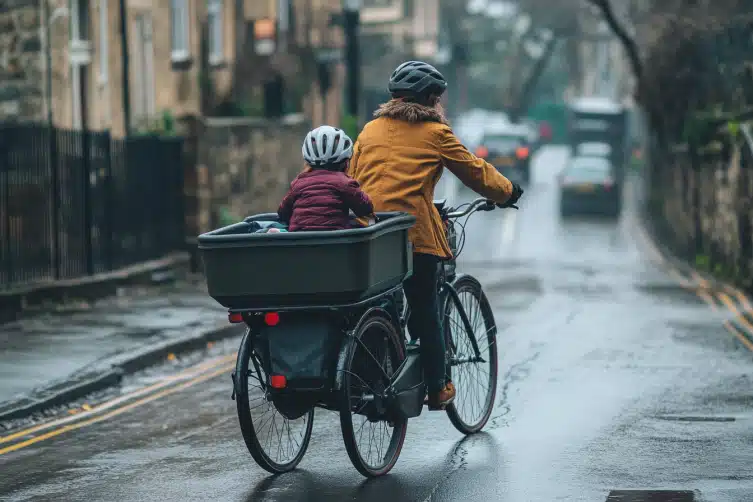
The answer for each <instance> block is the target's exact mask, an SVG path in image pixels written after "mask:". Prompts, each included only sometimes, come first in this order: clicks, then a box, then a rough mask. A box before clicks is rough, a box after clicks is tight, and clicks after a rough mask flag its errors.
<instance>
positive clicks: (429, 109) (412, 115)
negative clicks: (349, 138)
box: [374, 99, 449, 125]
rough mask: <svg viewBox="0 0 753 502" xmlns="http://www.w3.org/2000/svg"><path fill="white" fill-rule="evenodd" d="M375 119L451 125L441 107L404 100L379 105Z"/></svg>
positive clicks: (392, 100) (393, 100)
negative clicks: (384, 118)
mask: <svg viewBox="0 0 753 502" xmlns="http://www.w3.org/2000/svg"><path fill="white" fill-rule="evenodd" d="M374 117H375V118H379V117H386V118H390V119H396V120H403V121H405V122H411V123H418V122H439V123H440V124H447V125H449V122H448V121H447V118H445V116H444V110H443V109H442V107H441V106H440V105H437V106H425V105H420V104H418V103H413V102H410V101H403V100H402V99H391V100H389V101H387V102H386V103H384V104H381V105H379V108H377V110H376V111H375V112H374Z"/></svg>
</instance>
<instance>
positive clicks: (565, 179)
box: [558, 157, 622, 218]
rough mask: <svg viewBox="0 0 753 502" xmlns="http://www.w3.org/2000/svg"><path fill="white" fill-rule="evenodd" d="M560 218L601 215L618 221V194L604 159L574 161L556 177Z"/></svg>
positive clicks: (613, 176)
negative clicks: (582, 214) (584, 214)
mask: <svg viewBox="0 0 753 502" xmlns="http://www.w3.org/2000/svg"><path fill="white" fill-rule="evenodd" d="M558 178H559V183H560V214H561V215H562V216H569V215H571V214H577V213H591V214H605V215H608V216H612V217H615V218H616V217H618V216H619V215H620V211H621V208H622V203H621V202H622V201H621V197H620V193H621V191H620V190H619V187H618V186H617V183H616V176H615V169H614V166H613V165H612V163H611V162H610V161H609V159H607V158H605V157H574V158H572V159H571V160H570V162H569V163H568V164H567V166H566V167H565V169H564V170H563V171H562V172H561V173H560V175H559V177H558Z"/></svg>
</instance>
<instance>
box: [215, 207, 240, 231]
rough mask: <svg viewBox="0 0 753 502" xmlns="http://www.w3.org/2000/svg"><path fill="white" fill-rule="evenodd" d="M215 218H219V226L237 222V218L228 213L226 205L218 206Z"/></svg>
mask: <svg viewBox="0 0 753 502" xmlns="http://www.w3.org/2000/svg"><path fill="white" fill-rule="evenodd" d="M217 219H218V220H219V223H220V226H221V227H226V226H228V225H232V224H233V223H238V218H236V217H235V216H233V215H232V214H231V213H230V210H229V209H228V208H227V206H221V207H220V208H219V210H218V211H217Z"/></svg>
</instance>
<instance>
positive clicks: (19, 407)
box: [0, 324, 243, 422]
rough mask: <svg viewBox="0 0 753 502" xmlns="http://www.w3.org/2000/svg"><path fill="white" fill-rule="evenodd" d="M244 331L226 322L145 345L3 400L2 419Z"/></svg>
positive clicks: (93, 389)
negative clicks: (97, 367) (92, 368)
mask: <svg viewBox="0 0 753 502" xmlns="http://www.w3.org/2000/svg"><path fill="white" fill-rule="evenodd" d="M242 333H243V326H242V325H238V324H223V325H218V326H217V327H216V328H212V329H209V330H205V331H202V332H199V333H197V334H194V335H189V336H186V337H182V338H180V339H177V340H167V341H165V342H163V343H160V344H157V345H152V346H149V347H144V348H142V349H138V350H136V351H132V352H128V353H125V354H123V355H120V356H116V357H115V358H113V359H111V360H110V361H108V365H109V367H108V368H105V369H102V370H98V371H94V372H91V373H89V374H79V375H74V376H72V377H71V378H69V379H67V380H63V381H60V382H56V383H54V384H52V385H50V386H47V387H45V388H42V389H39V390H36V391H33V392H32V393H31V394H30V395H28V396H25V397H23V398H20V399H16V400H13V401H8V402H6V403H0V422H5V421H8V420H13V419H18V418H23V417H27V416H29V415H31V414H33V413H36V412H38V411H42V410H44V409H47V408H51V407H53V406H60V405H63V404H66V403H69V402H71V401H75V400H76V399H80V398H82V397H84V396H86V395H88V394H91V393H92V392H97V391H100V390H104V389H106V388H108V387H112V386H115V385H117V384H118V383H120V381H121V380H122V379H123V377H124V376H125V375H128V374H132V373H135V372H137V371H139V370H142V369H144V368H147V367H149V366H154V365H155V364H158V363H160V362H163V361H165V359H167V357H168V355H169V354H176V355H178V354H181V353H186V352H193V351H197V350H201V349H205V348H206V346H207V343H209V342H216V341H220V340H223V339H227V338H232V337H235V336H237V337H238V338H239V339H240V335H242Z"/></svg>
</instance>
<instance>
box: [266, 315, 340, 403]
mask: <svg viewBox="0 0 753 502" xmlns="http://www.w3.org/2000/svg"><path fill="white" fill-rule="evenodd" d="M343 336H344V334H343V331H342V330H341V328H340V327H338V323H336V321H335V319H333V317H332V315H331V314H329V313H317V312H284V313H282V314H280V321H279V323H278V324H277V325H275V326H263V327H261V328H260V329H259V331H258V334H257V336H256V337H255V339H256V341H257V343H258V344H259V345H261V347H259V348H260V349H261V350H260V351H261V352H262V353H263V354H264V355H263V357H264V359H265V362H267V364H266V365H265V368H264V369H265V371H268V372H269V374H270V375H277V376H284V377H285V380H286V381H287V385H286V388H287V389H306V390H319V389H323V388H325V387H326V385H327V383H328V381H330V380H331V379H332V378H333V377H334V376H333V375H331V370H332V368H334V364H335V360H336V358H337V352H338V349H339V348H340V341H341V339H342V337H343Z"/></svg>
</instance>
